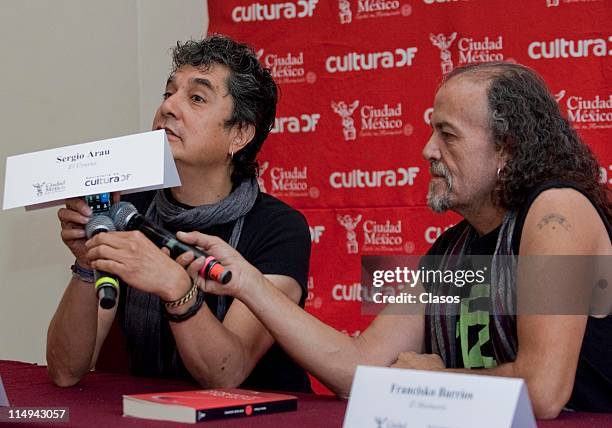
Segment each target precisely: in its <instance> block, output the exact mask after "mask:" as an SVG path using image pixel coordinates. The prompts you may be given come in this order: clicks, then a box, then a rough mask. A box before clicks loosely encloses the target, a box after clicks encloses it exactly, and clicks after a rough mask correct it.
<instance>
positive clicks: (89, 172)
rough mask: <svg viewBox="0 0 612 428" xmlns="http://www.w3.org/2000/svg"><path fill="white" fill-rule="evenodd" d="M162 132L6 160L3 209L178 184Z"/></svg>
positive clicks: (62, 148)
mask: <svg viewBox="0 0 612 428" xmlns="http://www.w3.org/2000/svg"><path fill="white" fill-rule="evenodd" d="M180 185H181V181H180V179H179V176H178V172H177V170H176V165H175V164H174V158H173V157H172V152H171V151H170V146H169V145H168V140H167V138H166V132H165V131H164V130H159V131H152V132H144V133H142V134H134V135H128V136H125V137H117V138H110V139H108V140H100V141H94V142H91V143H84V144H77V145H74V146H66V147H60V148H57V149H50V150H42V151H39V152H33V153H27V154H23V155H16V156H9V157H8V158H7V159H6V175H5V180H4V204H3V209H5V210H6V209H10V208H16V207H23V206H25V207H27V208H28V209H34V208H42V207H46V206H51V205H58V204H61V203H63V201H64V199H66V198H73V197H79V196H85V195H92V194H96V193H103V192H118V191H123V193H133V192H138V191H144V190H152V189H160V188H163V187H175V186H180Z"/></svg>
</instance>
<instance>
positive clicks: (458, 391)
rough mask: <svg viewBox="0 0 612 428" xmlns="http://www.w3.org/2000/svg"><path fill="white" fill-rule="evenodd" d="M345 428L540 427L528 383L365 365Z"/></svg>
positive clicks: (359, 372) (354, 388)
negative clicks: (530, 397) (532, 405)
mask: <svg viewBox="0 0 612 428" xmlns="http://www.w3.org/2000/svg"><path fill="white" fill-rule="evenodd" d="M343 426H344V427H345V428H355V427H368V428H391V427H393V428H431V427H436V428H502V427H503V428H536V423H535V419H534V417H533V410H532V408H531V402H530V401H529V397H528V395H527V388H526V386H525V382H524V381H523V380H522V379H515V378H504V377H494V376H481V375H471V374H469V375H468V374H459V373H443V372H428V371H419V370H406V369H391V368H383V367H369V366H359V367H357V371H356V373H355V378H354V380H353V386H352V388H351V396H350V399H349V403H348V408H347V411H346V415H345V417H344V425H343Z"/></svg>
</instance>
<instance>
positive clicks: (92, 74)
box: [0, 0, 208, 363]
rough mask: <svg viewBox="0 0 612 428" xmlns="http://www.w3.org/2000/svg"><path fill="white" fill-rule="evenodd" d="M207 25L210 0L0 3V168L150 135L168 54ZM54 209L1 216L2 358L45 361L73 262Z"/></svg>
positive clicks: (17, 211)
mask: <svg viewBox="0 0 612 428" xmlns="http://www.w3.org/2000/svg"><path fill="white" fill-rule="evenodd" d="M207 23H208V17H207V8H206V0H181V1H180V2H179V1H176V0H165V1H163V0H103V1H102V0H8V1H7V0H5V1H2V2H0V55H1V58H2V62H1V64H2V66H1V67H0V127H1V129H2V133H1V135H2V137H1V144H0V159H1V160H2V162H4V159H5V158H6V156H9V155H12V154H18V153H25V152H30V151H35V150H42V149H46V148H51V147H59V146H64V145H69V144H76V143H82V142H86V141H92V140H97V139H102V138H109V137H113V136H119V135H124V134H130V133H134V132H141V131H145V130H148V129H150V124H151V118H152V115H153V112H154V111H155V108H156V107H157V105H158V104H159V102H160V100H161V94H162V91H163V88H164V83H165V80H166V77H167V74H168V71H169V66H170V55H169V53H170V51H169V49H170V48H171V47H172V46H173V45H174V44H175V43H176V41H177V40H186V39H189V38H195V37H199V36H201V34H202V33H203V32H205V29H206V26H207ZM0 180H1V182H2V183H4V166H3V167H2V168H1V172H0ZM56 211H57V209H55V208H49V209H44V210H40V211H37V212H28V213H26V212H25V211H24V210H23V209H13V210H10V211H0V274H1V279H0V359H14V360H20V361H30V362H38V363H44V362H45V340H46V330H47V325H48V323H49V320H50V319H51V316H52V314H53V312H54V311H55V308H56V306H57V303H58V302H59V299H60V297H61V294H62V292H63V290H64V288H65V286H66V284H67V282H68V279H69V277H70V275H69V273H70V272H69V266H70V264H71V263H72V257H71V256H70V253H69V251H68V250H67V249H66V248H65V247H64V245H63V244H62V242H61V240H60V237H59V222H58V221H57V217H56Z"/></svg>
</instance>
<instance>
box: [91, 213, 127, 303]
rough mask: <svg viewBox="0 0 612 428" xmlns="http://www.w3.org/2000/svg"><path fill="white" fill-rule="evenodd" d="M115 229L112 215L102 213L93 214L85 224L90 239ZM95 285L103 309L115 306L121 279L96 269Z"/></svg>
mask: <svg viewBox="0 0 612 428" xmlns="http://www.w3.org/2000/svg"><path fill="white" fill-rule="evenodd" d="M115 230H116V229H115V225H114V224H113V221H112V220H111V219H110V217H108V216H105V215H102V214H100V215H95V216H93V217H92V218H91V219H90V220H89V221H88V222H87V225H86V226H85V233H87V238H88V239H91V238H92V237H94V236H96V235H97V234H98V233H102V232H114V231H115ZM94 285H95V287H96V293H97V295H98V300H99V301H100V307H101V308H103V309H111V308H113V307H114V306H115V303H116V302H117V290H118V289H119V280H118V279H117V278H116V277H115V276H114V275H112V274H110V273H107V272H103V271H99V270H97V269H95V270H94Z"/></svg>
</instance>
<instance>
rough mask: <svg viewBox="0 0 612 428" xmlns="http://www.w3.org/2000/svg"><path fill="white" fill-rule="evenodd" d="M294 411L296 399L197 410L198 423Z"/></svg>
mask: <svg viewBox="0 0 612 428" xmlns="http://www.w3.org/2000/svg"><path fill="white" fill-rule="evenodd" d="M293 410H297V400H295V399H291V400H281V401H272V402H270V403H259V404H246V405H240V406H231V407H221V408H218V409H201V410H196V422H202V421H209V420H212V419H225V418H236V417H249V416H256V415H264V414H267V413H278V412H289V411H293Z"/></svg>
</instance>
